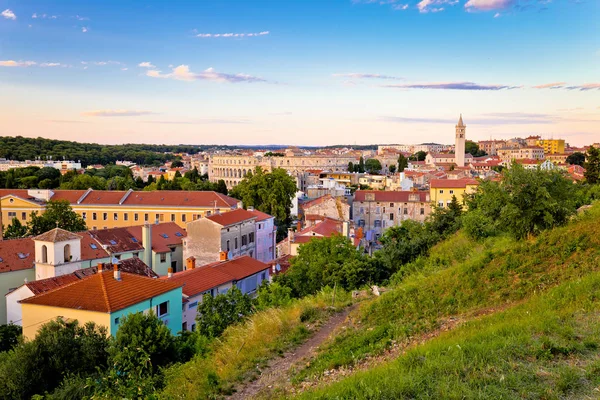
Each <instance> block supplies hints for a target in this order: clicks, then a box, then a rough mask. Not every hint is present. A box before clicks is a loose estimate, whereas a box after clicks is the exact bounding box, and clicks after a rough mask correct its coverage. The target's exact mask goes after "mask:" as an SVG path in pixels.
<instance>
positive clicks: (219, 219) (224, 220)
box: [206, 208, 256, 226]
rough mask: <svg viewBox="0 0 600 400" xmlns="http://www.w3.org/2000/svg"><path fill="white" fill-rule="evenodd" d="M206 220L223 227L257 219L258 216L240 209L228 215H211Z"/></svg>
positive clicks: (227, 213)
mask: <svg viewBox="0 0 600 400" xmlns="http://www.w3.org/2000/svg"><path fill="white" fill-rule="evenodd" d="M206 219H209V220H211V221H213V222H215V223H217V224H219V225H221V226H229V225H233V224H238V223H240V222H242V221H246V220H249V219H256V216H255V215H254V214H252V213H251V212H250V211H248V210H244V209H243V208H238V209H237V210H233V211H229V212H226V213H222V214H215V215H211V216H210V217H206Z"/></svg>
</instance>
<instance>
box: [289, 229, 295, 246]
mask: <svg viewBox="0 0 600 400" xmlns="http://www.w3.org/2000/svg"><path fill="white" fill-rule="evenodd" d="M288 241H289V242H290V243H294V229H293V228H288Z"/></svg>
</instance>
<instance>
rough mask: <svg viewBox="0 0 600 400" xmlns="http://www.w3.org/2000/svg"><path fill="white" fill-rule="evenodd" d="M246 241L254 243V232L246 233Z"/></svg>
mask: <svg viewBox="0 0 600 400" xmlns="http://www.w3.org/2000/svg"><path fill="white" fill-rule="evenodd" d="M248 243H254V232H250V233H249V234H248Z"/></svg>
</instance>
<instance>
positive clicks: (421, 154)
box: [410, 151, 427, 161]
mask: <svg viewBox="0 0 600 400" xmlns="http://www.w3.org/2000/svg"><path fill="white" fill-rule="evenodd" d="M425 157H427V153H426V152H424V151H417V152H416V153H415V154H413V155H412V156H410V159H411V160H414V161H425Z"/></svg>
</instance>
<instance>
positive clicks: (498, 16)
mask: <svg viewBox="0 0 600 400" xmlns="http://www.w3.org/2000/svg"><path fill="white" fill-rule="evenodd" d="M501 16H502V15H501V14H500V13H496V14H494V18H500V17H501Z"/></svg>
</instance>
